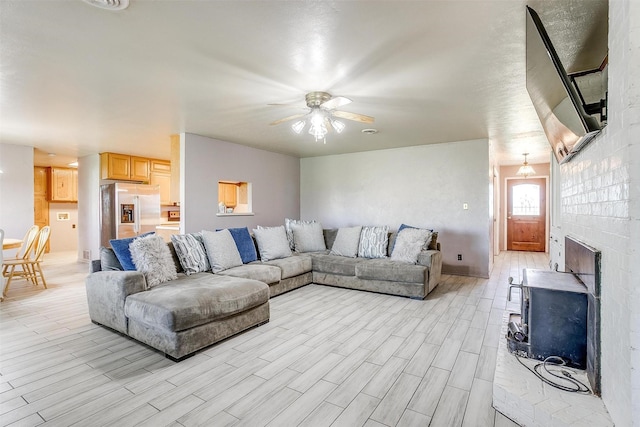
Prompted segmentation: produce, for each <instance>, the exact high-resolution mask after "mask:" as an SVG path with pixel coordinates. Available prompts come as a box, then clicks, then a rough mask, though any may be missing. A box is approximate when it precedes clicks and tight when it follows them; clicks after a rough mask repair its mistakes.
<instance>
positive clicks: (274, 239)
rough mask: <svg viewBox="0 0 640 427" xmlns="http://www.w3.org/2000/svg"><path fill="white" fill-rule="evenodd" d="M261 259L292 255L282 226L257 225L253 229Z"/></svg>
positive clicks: (266, 259) (267, 259)
mask: <svg viewBox="0 0 640 427" xmlns="http://www.w3.org/2000/svg"><path fill="white" fill-rule="evenodd" d="M253 235H254V236H255V238H256V242H257V243H258V251H259V252H260V259H261V260H262V261H270V260H272V259H279V258H286V257H289V256H291V255H292V253H291V248H289V241H288V240H287V234H286V232H285V231H284V226H282V225H281V226H279V227H258V228H256V229H254V230H253Z"/></svg>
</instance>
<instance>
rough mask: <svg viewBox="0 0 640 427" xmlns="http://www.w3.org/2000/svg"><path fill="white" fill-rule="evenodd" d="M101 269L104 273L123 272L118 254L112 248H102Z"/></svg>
mask: <svg viewBox="0 0 640 427" xmlns="http://www.w3.org/2000/svg"><path fill="white" fill-rule="evenodd" d="M100 269H101V270H102V271H122V270H124V268H122V264H120V261H118V257H117V256H116V253H115V252H114V251H113V249H111V248H105V247H104V246H103V247H101V248H100Z"/></svg>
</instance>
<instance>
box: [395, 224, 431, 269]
mask: <svg viewBox="0 0 640 427" xmlns="http://www.w3.org/2000/svg"><path fill="white" fill-rule="evenodd" d="M429 239H431V231H429V230H426V229H424V228H404V229H402V230H400V232H399V233H398V237H397V238H396V244H395V246H394V247H393V252H392V253H391V260H392V261H400V262H406V263H409V264H415V263H416V262H417V261H418V255H419V254H420V251H421V250H423V246H424V245H425V244H426V243H427V241H428V240H429Z"/></svg>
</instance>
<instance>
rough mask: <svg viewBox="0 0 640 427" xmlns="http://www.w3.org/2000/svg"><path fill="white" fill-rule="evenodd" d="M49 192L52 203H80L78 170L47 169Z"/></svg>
mask: <svg viewBox="0 0 640 427" xmlns="http://www.w3.org/2000/svg"><path fill="white" fill-rule="evenodd" d="M47 178H48V179H47V181H48V186H49V191H48V192H47V194H48V196H49V201H50V202H77V201H78V170H77V169H71V168H57V167H51V168H47Z"/></svg>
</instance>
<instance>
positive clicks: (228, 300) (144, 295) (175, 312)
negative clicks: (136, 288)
mask: <svg viewBox="0 0 640 427" xmlns="http://www.w3.org/2000/svg"><path fill="white" fill-rule="evenodd" d="M268 300H269V287H268V286H267V285H266V284H264V283H262V282H259V281H257V280H249V279H239V278H236V277H228V276H218V275H212V274H210V273H198V274H193V275H191V276H181V277H180V278H179V279H178V280H174V281H172V282H169V283H167V284H164V285H160V286H157V287H155V288H153V289H151V290H149V291H146V292H139V293H137V294H134V295H130V296H129V297H128V298H127V300H126V302H125V307H124V311H125V315H126V316H127V317H128V318H130V319H135V320H136V321H137V322H140V323H143V324H145V325H148V326H150V327H152V328H159V329H168V330H170V331H174V332H177V331H182V330H185V329H189V328H192V327H194V326H198V325H202V324H205V323H209V322H211V321H214V320H216V319H221V318H225V317H229V316H232V315H234V314H237V313H241V312H243V311H246V310H248V309H250V308H253V307H257V306H258V305H260V304H263V303H265V302H266V301H268Z"/></svg>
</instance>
